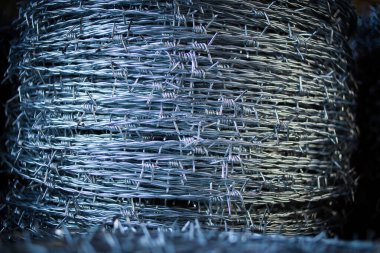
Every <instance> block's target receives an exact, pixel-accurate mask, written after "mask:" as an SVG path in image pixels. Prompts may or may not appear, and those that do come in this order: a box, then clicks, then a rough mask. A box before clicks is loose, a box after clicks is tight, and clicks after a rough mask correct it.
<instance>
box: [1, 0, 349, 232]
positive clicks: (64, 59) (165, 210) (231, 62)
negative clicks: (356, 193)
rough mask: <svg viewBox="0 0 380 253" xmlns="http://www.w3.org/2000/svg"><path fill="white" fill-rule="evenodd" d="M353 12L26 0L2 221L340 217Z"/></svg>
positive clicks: (254, 222) (287, 225) (313, 225)
mask: <svg viewBox="0 0 380 253" xmlns="http://www.w3.org/2000/svg"><path fill="white" fill-rule="evenodd" d="M351 15H352V12H351V7H350V5H349V4H348V3H347V2H346V1H327V0H325V1H292V2H288V1H240V0H224V1H220V2H215V1H208V0H204V1H196V0H193V1H191V0H173V1H155V0H149V1H142V0H130V1H118V0H112V1H101V0H86V1H85V0H83V1H80V0H74V1H62V0H51V1H44V0H41V1H31V2H30V3H28V4H26V5H24V7H22V9H21V11H20V16H19V19H18V20H17V21H16V23H15V25H16V26H17V27H18V30H19V31H20V39H19V40H18V41H17V42H16V43H15V44H14V45H13V47H12V51H11V54H10V62H11V65H10V68H9V76H14V75H16V76H17V77H18V78H19V80H20V83H21V85H20V88H19V95H18V98H17V97H16V98H15V99H14V100H12V101H13V102H10V103H9V104H8V107H9V113H10V114H12V115H13V119H14V120H13V121H10V123H9V125H10V126H11V131H12V133H11V134H10V136H9V141H8V143H7V145H8V149H9V154H10V155H9V158H8V159H7V163H8V165H9V167H10V170H11V171H12V173H15V174H17V175H19V176H21V178H22V180H21V179H20V180H19V181H15V182H13V183H12V189H11V191H10V193H9V195H8V198H7V204H8V206H9V208H10V210H11V211H10V212H12V215H10V218H9V219H10V220H12V221H8V222H10V223H12V222H13V223H16V224H18V226H21V227H32V226H35V224H36V223H37V224H40V225H41V226H48V227H51V226H56V227H57V226H58V227H59V226H62V225H66V226H68V227H69V228H83V227H88V226H92V225H94V224H104V223H106V224H111V223H112V220H113V219H114V218H115V217H119V218H120V220H121V221H122V222H123V223H128V224H140V223H146V224H148V225H147V226H148V227H162V226H164V227H165V226H167V227H170V226H172V224H173V223H176V224H182V225H183V224H186V222H188V221H189V220H193V219H198V220H199V222H200V224H202V226H203V227H205V228H218V229H227V230H231V229H232V230H243V231H245V230H249V231H254V232H265V233H283V234H288V235H294V234H315V233H319V232H320V231H322V230H326V229H329V228H331V227H334V226H336V225H337V224H336V221H335V220H336V219H337V218H339V217H338V215H337V213H336V209H335V207H334V205H335V204H336V203H335V201H336V200H337V199H338V198H341V197H343V198H345V199H347V198H350V196H351V194H352V186H353V180H352V178H351V175H350V169H349V157H350V153H351V150H352V148H353V147H354V143H355V139H356V126H355V123H354V105H355V88H354V87H353V82H352V79H351V76H350V67H349V66H350V62H351V58H350V57H351V56H350V50H349V47H348V44H347V38H348V36H349V35H350V29H351V26H350V23H349V20H350V17H351ZM17 99H19V102H17Z"/></svg>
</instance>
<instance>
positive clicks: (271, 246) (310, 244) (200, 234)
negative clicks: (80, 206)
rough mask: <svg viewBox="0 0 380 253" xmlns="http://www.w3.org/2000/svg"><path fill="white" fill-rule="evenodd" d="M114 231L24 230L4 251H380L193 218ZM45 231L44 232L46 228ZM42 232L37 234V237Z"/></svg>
mask: <svg viewBox="0 0 380 253" xmlns="http://www.w3.org/2000/svg"><path fill="white" fill-rule="evenodd" d="M115 223H116V226H113V229H112V231H107V230H104V228H103V227H101V226H100V227H94V228H92V229H90V230H88V231H87V233H86V234H81V235H78V234H73V233H70V231H68V230H67V229H65V228H62V229H57V230H55V231H52V232H50V234H49V235H48V236H49V237H48V238H49V240H46V238H47V237H46V236H41V233H40V232H37V231H34V232H37V234H33V233H29V234H27V233H24V234H23V235H21V236H15V237H13V239H14V240H16V242H17V243H12V244H9V243H8V244H7V243H4V244H2V245H1V244H0V251H1V252H3V253H18V252H20V253H21V252H22V253H25V252H27V253H38V252H59V253H65V252H67V253H75V252H78V253H82V252H93V253H96V252H118V253H124V252H125V253H126V252H133V253H136V252H154V253H156V252H167V253H174V252H196V253H203V252H215V253H222V252H235V251H236V252H247V253H248V252H249V253H256V252H257V253H259V252H268V253H277V252H279V253H288V252H289V253H292V252H303V253H324V252H337V253H340V252H342V253H351V252H352V253H354V252H361V253H364V252H368V253H372V252H379V250H380V244H379V243H378V242H377V243H376V242H370V241H340V240H337V239H336V238H335V239H328V238H327V237H326V234H323V233H321V234H318V235H317V236H313V237H311V236H308V237H307V236H297V237H285V236H281V235H260V234H254V233H250V232H245V233H242V232H232V231H229V232H219V231H207V230H203V229H201V226H200V224H199V223H198V222H197V221H195V222H188V223H186V224H185V226H184V227H182V228H177V229H174V230H165V229H161V230H149V229H148V228H147V227H146V226H144V225H140V226H137V227H130V226H126V227H123V226H121V225H120V224H118V223H117V222H115ZM43 233H44V232H43ZM33 235H34V236H38V237H33Z"/></svg>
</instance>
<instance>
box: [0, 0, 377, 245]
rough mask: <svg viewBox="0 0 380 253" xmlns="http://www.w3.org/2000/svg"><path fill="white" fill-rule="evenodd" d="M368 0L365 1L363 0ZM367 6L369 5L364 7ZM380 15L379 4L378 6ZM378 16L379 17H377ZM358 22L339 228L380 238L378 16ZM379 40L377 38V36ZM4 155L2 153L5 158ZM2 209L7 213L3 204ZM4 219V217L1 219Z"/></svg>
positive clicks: (1, 14)
mask: <svg viewBox="0 0 380 253" xmlns="http://www.w3.org/2000/svg"><path fill="white" fill-rule="evenodd" d="M15 2H16V0H0V80H1V79H3V75H4V73H5V72H6V69H7V67H8V60H7V58H8V50H9V46H10V42H11V40H12V39H13V38H15V37H16V32H15V30H14V27H13V26H12V24H11V22H12V20H13V19H14V18H15V17H17V15H18V9H17V6H16V4H15ZM363 2H365V1H363ZM366 8H367V10H366ZM360 15H362V16H363V17H364V19H363V20H367V21H368V20H369V16H370V13H369V12H368V6H364V9H363V6H360ZM378 15H379V16H380V7H379V8H378ZM379 18H380V17H379ZM378 22H379V23H377V27H376V24H370V23H371V22H367V23H365V22H361V23H360V22H359V24H360V25H359V29H357V31H356V35H355V36H356V38H359V40H358V41H355V42H353V48H354V52H355V54H356V60H355V66H354V69H355V73H354V76H355V78H356V81H357V83H358V87H359V91H358V111H357V124H358V126H359V129H360V139H359V147H358V149H357V151H356V152H355V153H354V154H353V157H352V165H353V167H354V168H355V171H356V173H357V175H356V176H357V177H358V186H357V189H356V193H355V202H354V203H353V204H349V205H348V206H346V207H345V208H344V210H345V211H344V212H343V213H344V214H345V216H346V221H345V224H344V228H343V230H342V231H340V232H339V234H340V237H341V238H344V239H370V240H372V239H376V240H380V137H379V136H380V135H379V133H380V81H379V76H380V43H379V40H380V30H379V28H380V21H379V20H378ZM376 40H377V41H376ZM16 89H17V83H11V82H10V81H9V80H5V81H4V82H3V83H2V84H1V85H0V127H1V129H0V133H1V144H0V148H1V151H2V152H4V142H5V140H6V134H5V131H4V130H5V129H4V125H5V121H6V116H5V113H4V111H5V108H4V106H5V103H6V101H7V100H8V99H10V98H11V97H12V95H14V94H15V92H16ZM1 159H3V158H1ZM4 171H5V166H4V165H2V167H1V168H0V206H1V204H2V203H3V202H4V196H5V193H6V191H7V189H8V179H9V175H7V174H6V173H4ZM0 215H1V216H2V217H3V216H4V215H5V212H4V210H3V211H0ZM0 220H2V219H0Z"/></svg>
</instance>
